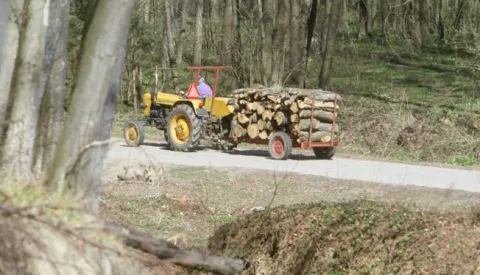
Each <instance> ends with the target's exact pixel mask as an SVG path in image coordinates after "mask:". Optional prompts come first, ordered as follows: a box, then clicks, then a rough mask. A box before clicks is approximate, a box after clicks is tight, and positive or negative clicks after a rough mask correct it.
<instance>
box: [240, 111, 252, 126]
mask: <svg viewBox="0 0 480 275" xmlns="http://www.w3.org/2000/svg"><path fill="white" fill-rule="evenodd" d="M237 119H238V122H239V123H240V124H247V123H248V121H249V120H250V119H249V118H248V116H247V115H245V114H244V113H239V114H237Z"/></svg>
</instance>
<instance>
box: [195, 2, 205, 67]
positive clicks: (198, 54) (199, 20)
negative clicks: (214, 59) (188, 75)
mask: <svg viewBox="0 0 480 275" xmlns="http://www.w3.org/2000/svg"><path fill="white" fill-rule="evenodd" d="M195 3H196V20H195V49H194V50H193V64H194V65H200V64H201V63H202V44H203V39H202V38H203V0H197V1H196V2H195Z"/></svg>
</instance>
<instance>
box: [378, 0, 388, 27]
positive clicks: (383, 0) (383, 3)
mask: <svg viewBox="0 0 480 275" xmlns="http://www.w3.org/2000/svg"><path fill="white" fill-rule="evenodd" d="M388 4H389V0H380V14H381V18H382V24H381V26H382V34H383V35H384V36H387V24H388V18H389V16H390V7H389V5H388Z"/></svg>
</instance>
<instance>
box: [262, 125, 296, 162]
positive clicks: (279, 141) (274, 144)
mask: <svg viewBox="0 0 480 275" xmlns="http://www.w3.org/2000/svg"><path fill="white" fill-rule="evenodd" d="M292 147H293V146H292V138H291V137H290V136H289V135H288V134H287V133H285V132H276V133H274V134H273V135H272V136H271V137H270V138H269V140H268V153H269V154H270V157H272V158H273V159H277V160H286V159H288V158H289V157H290V155H291V154H292Z"/></svg>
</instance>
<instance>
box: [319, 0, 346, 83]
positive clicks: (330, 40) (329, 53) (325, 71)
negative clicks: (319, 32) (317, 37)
mask: <svg viewBox="0 0 480 275" xmlns="http://www.w3.org/2000/svg"><path fill="white" fill-rule="evenodd" d="M341 13H342V2H341V1H334V2H333V4H332V8H331V11H330V15H329V17H330V18H329V24H328V33H327V43H326V47H325V51H324V54H323V62H322V69H321V71H320V75H319V79H318V86H319V87H320V88H321V89H329V88H330V72H331V68H332V62H333V53H334V51H335V44H336V34H337V28H338V25H339V23H340V17H341V16H340V15H341Z"/></svg>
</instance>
